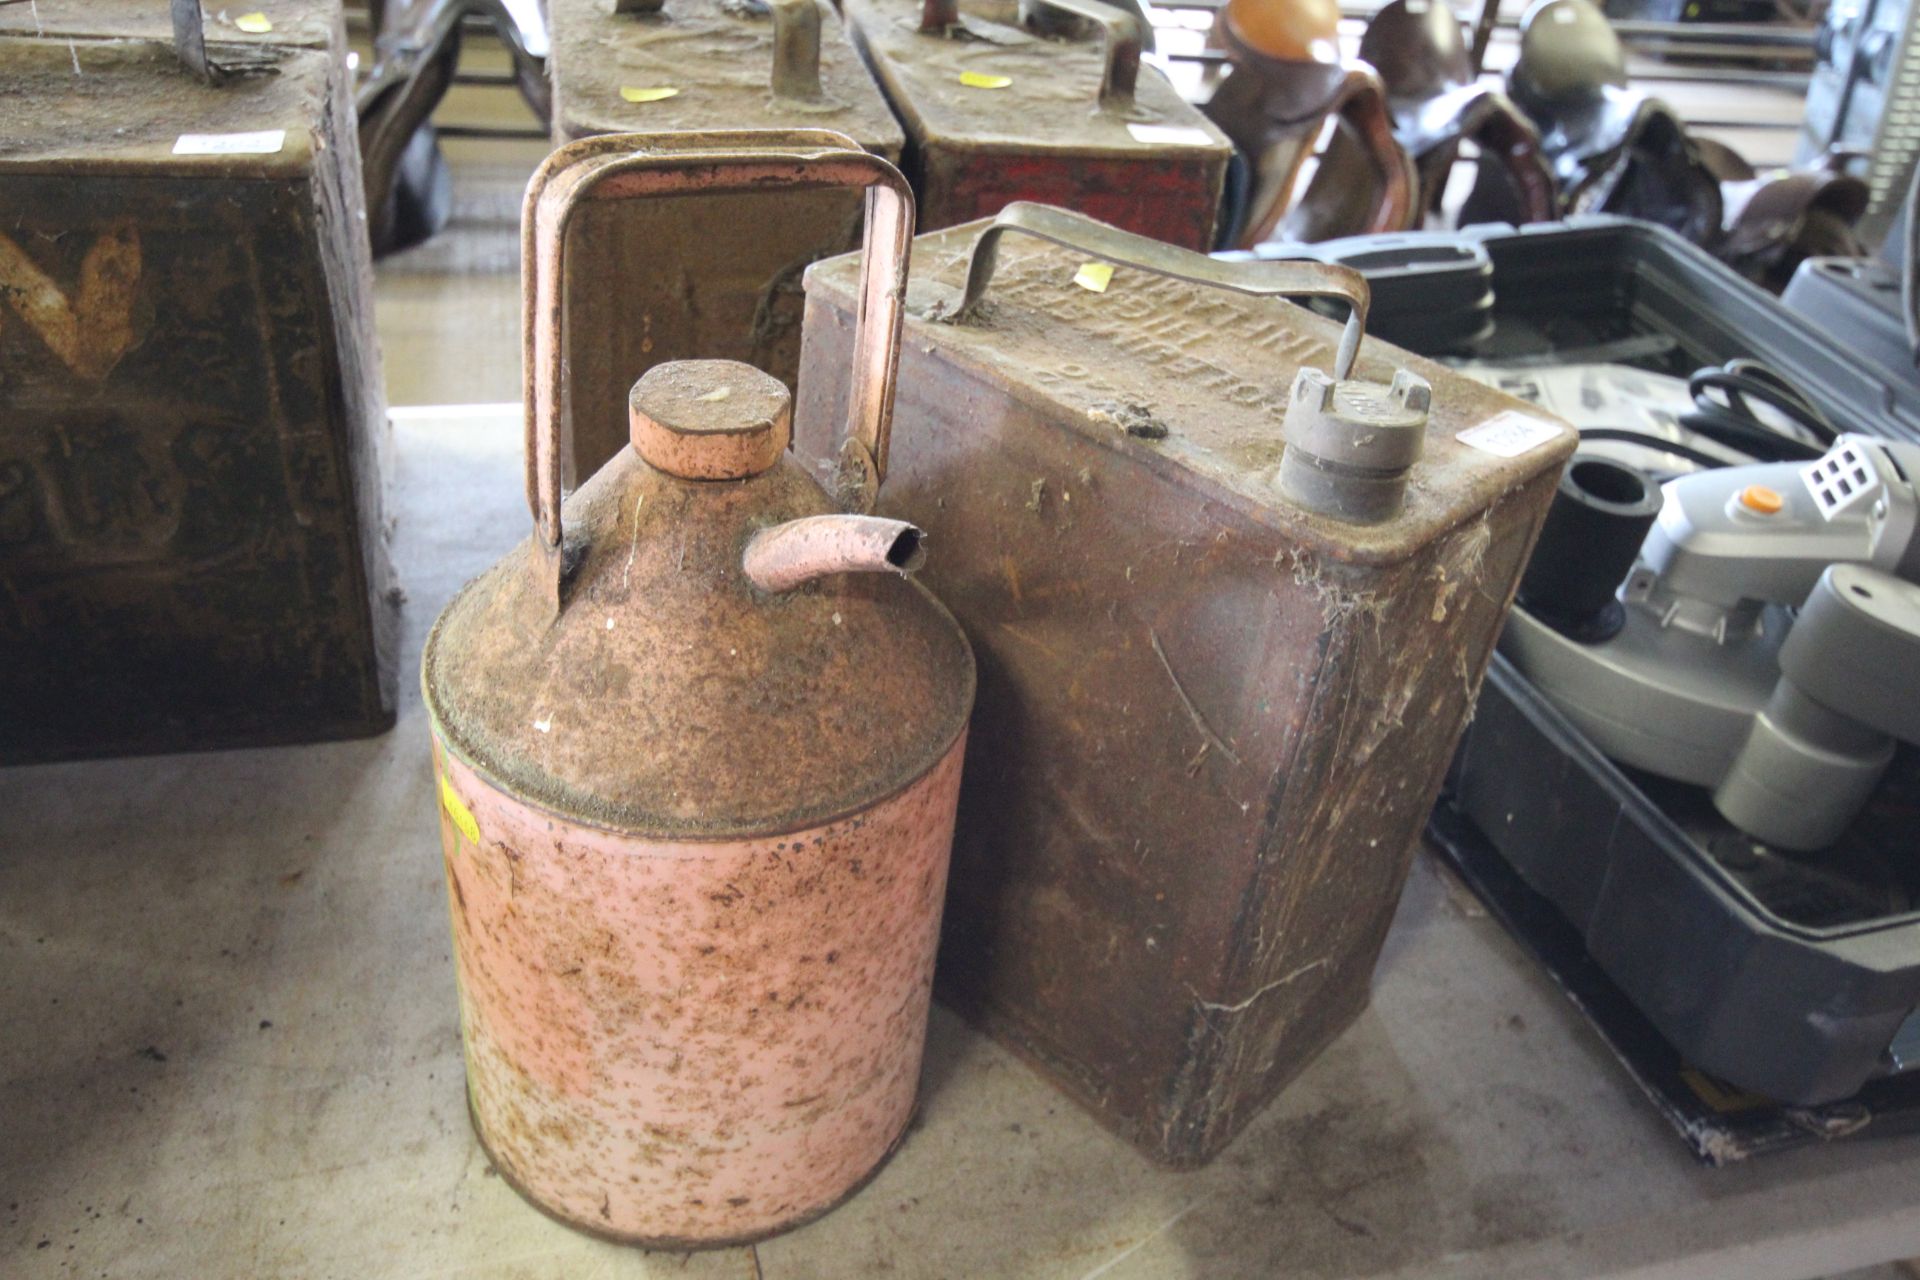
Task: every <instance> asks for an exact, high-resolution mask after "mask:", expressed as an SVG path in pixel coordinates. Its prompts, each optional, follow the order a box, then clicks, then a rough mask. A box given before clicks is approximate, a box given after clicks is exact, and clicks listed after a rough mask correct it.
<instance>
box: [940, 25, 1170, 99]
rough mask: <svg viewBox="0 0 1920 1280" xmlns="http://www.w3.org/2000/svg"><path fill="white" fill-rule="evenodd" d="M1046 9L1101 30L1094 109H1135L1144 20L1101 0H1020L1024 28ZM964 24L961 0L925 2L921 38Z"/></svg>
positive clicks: (942, 34) (944, 33)
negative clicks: (1070, 16)
mask: <svg viewBox="0 0 1920 1280" xmlns="http://www.w3.org/2000/svg"><path fill="white" fill-rule="evenodd" d="M1042 9H1058V10H1060V11H1061V12H1062V13H1067V14H1071V15H1073V16H1074V17H1076V18H1081V19H1084V20H1085V21H1087V22H1091V23H1093V24H1094V25H1096V26H1098V27H1099V28H1100V36H1101V51H1102V57H1101V63H1102V67H1101V72H1100V93H1099V97H1098V98H1097V99H1096V101H1095V104H1094V109H1095V110H1096V111H1116V112H1120V113H1122V114H1124V113H1126V112H1129V111H1131V110H1133V92H1134V87H1135V85H1136V84H1138V83H1139V80H1140V50H1141V48H1142V46H1143V45H1144V44H1145V41H1146V33H1145V32H1144V31H1143V29H1142V27H1141V21H1140V19H1139V18H1137V17H1135V16H1134V15H1133V14H1131V13H1129V12H1127V11H1126V10H1125V9H1121V8H1118V7H1116V6H1114V5H1110V4H1103V3H1101V0H1020V10H1019V12H1020V25H1021V26H1023V27H1025V26H1032V25H1034V24H1035V21H1036V11H1038V10H1042ZM964 25H965V22H964V19H962V18H961V16H960V0H923V2H922V4H921V6H920V25H919V31H920V34H921V35H929V36H945V35H946V34H947V33H948V32H949V31H951V30H952V29H953V28H955V27H958V26H964Z"/></svg>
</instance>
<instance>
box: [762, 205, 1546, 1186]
mask: <svg viewBox="0 0 1920 1280" xmlns="http://www.w3.org/2000/svg"><path fill="white" fill-rule="evenodd" d="M974 230H977V228H975V229H969V228H955V229H953V230H951V231H947V232H940V233H935V234H933V235H929V236H923V237H921V238H920V239H919V241H918V242H917V243H916V246H915V251H914V262H915V264H916V270H915V273H914V280H913V285H912V288H911V289H910V292H909V300H910V308H909V318H908V321H907V329H906V335H905V338H904V341H903V344H902V351H903V358H902V367H901V382H900V392H899V401H898V419H899V423H900V435H899V440H898V442H897V443H896V445H895V448H894V452H893V469H892V473H891V476H890V478H889V481H888V486H887V489H886V491H885V492H884V494H883V496H882V500H881V502H880V504H879V510H880V511H881V512H882V513H884V514H889V515H895V516H899V517H901V518H905V519H910V520H912V521H914V523H916V524H917V525H919V526H920V527H922V528H924V529H925V530H926V532H927V534H928V538H929V542H930V545H931V547H932V549H933V555H932V558H931V559H930V560H929V564H928V568H927V570H926V572H925V574H924V575H923V576H924V577H925V579H926V580H927V582H928V583H929V584H930V585H931V586H933V588H934V589H935V590H936V591H937V592H938V593H939V594H940V595H941V597H942V599H943V600H945V601H947V602H948V604H949V606H950V607H952V608H953V609H954V612H955V613H956V615H957V616H959V617H960V619H961V621H962V624H963V625H964V626H965V627H966V629H967V632H968V635H969V638H970V639H971V640H972V642H973V645H974V650H975V653H976V655H977V657H978V660H979V663H980V693H979V705H978V709H977V712H976V715H975V719H974V725H973V729H972V733H971V746H970V749H969V759H968V762H967V773H966V778H965V782H964V783H963V789H962V800H961V813H960V820H959V827H958V833H957V836H956V843H955V852H954V868H953V874H952V889H951V892H950V895H949V900H948V907H947V913H948V920H947V926H946V931H945V935H944V940H943V950H942V956H941V965H940V969H939V983H940V989H941V990H942V992H943V993H944V996H945V998H946V999H948V1000H949V1001H951V1002H952V1003H954V1004H955V1005H956V1006H957V1007H959V1008H961V1009H962V1010H963V1011H965V1012H967V1013H968V1014H969V1015H970V1016H972V1017H974V1018H975V1019H977V1020H979V1021H981V1022H982V1023H984V1024H985V1025H986V1026H987V1027H988V1028H989V1029H991V1030H992V1031H993V1032H994V1033H995V1034H996V1035H997V1036H999V1037H1000V1038H1002V1039H1003V1040H1005V1041H1007V1042H1008V1043H1010V1044H1011V1045H1013V1046H1014V1047H1016V1048H1017V1049H1019V1050H1020V1051H1021V1052H1022V1053H1024V1054H1025V1055H1026V1056H1028V1057H1029V1058H1030V1059H1031V1060H1032V1061H1034V1062H1035V1063H1036V1064H1037V1065H1038V1066H1039V1067H1040V1068H1041V1069H1042V1070H1043V1071H1045V1072H1046V1073H1047V1074H1048V1075H1049V1076H1050V1077H1051V1078H1052V1079H1053V1080H1054V1081H1055V1082H1056V1083H1058V1084H1059V1085H1060V1086H1061V1087H1062V1088H1063V1089H1064V1090H1066V1091H1067V1092H1068V1093H1069V1094H1070V1095H1072V1096H1073V1097H1075V1098H1076V1099H1077V1100H1079V1101H1080V1102H1081V1103H1083V1104H1084V1105H1086V1106H1087V1107H1089V1108H1090V1109H1091V1110H1092V1111H1093V1112H1094V1113H1095V1114H1097V1115H1099V1116H1100V1117H1101V1118H1103V1119H1104V1120H1105V1121H1107V1122H1108V1123H1109V1124H1111V1125H1112V1126H1113V1127H1115V1128H1116V1129H1118V1130H1119V1131H1121V1132H1122V1133H1124V1134H1126V1135H1127V1136H1128V1137H1130V1138H1131V1139H1133V1140H1134V1141H1135V1142H1136V1143H1137V1144H1139V1145H1140V1147H1141V1148H1142V1149H1143V1150H1144V1151H1146V1152H1147V1153H1148V1154H1150V1155H1152V1156H1154V1157H1156V1158H1158V1159H1161V1160H1165V1161H1168V1162H1172V1163H1176V1164H1193V1163H1198V1162H1201V1161H1204V1160H1205V1159H1207V1158H1209V1157H1210V1156H1211V1155H1213V1154H1214V1153H1215V1152H1217V1151H1218V1150H1219V1149H1220V1148H1221V1147H1222V1146H1223V1145H1224V1144H1225V1143H1226V1142H1227V1141H1228V1140H1229V1139H1230V1138H1231V1137H1232V1136H1233V1134H1234V1133H1235V1132H1237V1131H1238V1129H1239V1128H1240V1126H1242V1125H1243V1124H1244V1123H1245V1122H1246V1121H1247V1120H1248V1119H1249V1118H1250V1117H1251V1116H1252V1114H1253V1113H1254V1112H1255V1111H1256V1110H1257V1109H1258V1107H1259V1106H1260V1104H1261V1103H1262V1102H1263V1101H1264V1100H1265V1099H1266V1098H1268V1097H1269V1096H1271V1095H1272V1093H1273V1092H1274V1091H1275V1090H1277V1089H1278V1088H1279V1087H1280V1086H1281V1085H1283V1084H1284V1083H1285V1082H1286V1081H1287V1080H1288V1079H1290V1078H1291V1077H1292V1076H1293V1075H1294V1074H1295V1073H1296V1072H1297V1071H1299V1070H1300V1068H1301V1067H1302V1066H1304V1065H1305V1063H1306V1062H1307V1061H1309V1060H1310V1059H1311V1058H1312V1057H1313V1056H1314V1054H1316V1053H1317V1052H1318V1051H1319V1049H1320V1048H1321V1047H1322V1046H1324V1045H1325V1044H1326V1043H1327V1042H1328V1041H1329V1040H1330V1039H1331V1038H1332V1037H1333V1036H1334V1035H1335V1034H1337V1033H1338V1032H1339V1030H1340V1029H1341V1028H1342V1027H1343V1026H1344V1025H1345V1024H1346V1022H1347V1021H1348V1020H1349V1019H1350V1018H1351V1017H1352V1016H1353V1015H1354V1014H1355V1013H1356V1012H1357V1011H1358V1010H1359V1009H1360V1008H1361V1007H1362V1006H1363V1005H1364V1003H1365V1001H1366V998H1367V989H1368V980H1369V975H1370V971H1371V969H1372V966H1373V962H1374V959H1375V957H1376V955H1377V953H1378V950H1379V947H1380V943H1381V939H1382V938H1383V937H1384V935H1385V932H1386V928H1387V924H1388V921H1389V919H1390V917H1391V915H1392V913H1393V909H1394V904H1395V901H1396V898H1397V896H1398V893H1399V889H1400V885H1401V882H1402V878H1403V877H1404V875H1405V873H1406V869H1407V865H1408V860H1409V858H1410V857H1411V854H1412V850H1413V847H1414V843H1415V840H1416V838H1417V834H1418V832H1419V829H1420V826H1421V823H1422V822H1423V821H1424V819H1425V815H1426V813H1427V810H1428V808H1429V807H1430V806H1431V803H1432V800H1433V796H1434V794H1435V791H1436V789H1437V788H1438V786H1439V782H1440V778H1441V775H1442V772H1443V771H1444V768H1445V766H1446V762H1447V758H1448V755H1449V753H1450V751H1451V749H1452V745H1453V742H1454V740H1455V737H1456V736H1457V734H1458V732H1459V730H1460V728H1461V726H1462V725H1463V724H1464V722H1465V718H1466V716H1467V713H1468V708H1469V706H1470V705H1471V701H1472V697H1473V694H1474V691H1475V689H1476V688H1477V686H1478V683H1479V680H1480V677H1481V674H1482V670H1483V667H1484V664H1485V662H1486V659H1487V656H1488V654H1489V652H1490V650H1491V646H1492V642H1493V638H1494V635H1495V633H1496V632H1497V630H1498V627H1499V624H1500V621H1501V619H1502V617H1503V616H1504V613H1505V610H1506V608H1507V605H1508V602H1509V596H1510V593H1511V590H1512V587H1513V584H1514V582H1515V580H1516V578H1517V576H1518V573H1519V570H1520V567H1521V565H1522V563H1523V561H1524V559H1525V556H1526V553H1527V551H1528V550H1529V548H1530V546H1531V543H1532V540H1533V538H1534V536H1535V534H1536V532H1537V529H1538V525H1539V521H1540V519H1541V517H1542V515H1543V514H1544V512H1545V510H1546V504H1547V502H1548V501H1549V499H1550V497H1551V494H1552V490H1553V485H1554V482H1555V480H1556V478H1557V474H1558V471H1559V467H1560V464H1561V462H1562V461H1563V460H1564V458H1565V456H1566V455H1567V454H1568V453H1569V452H1570V451H1571V448H1572V444H1573V436H1572V433H1571V432H1568V431H1565V430H1564V429H1563V430H1562V432H1561V434H1560V435H1559V436H1558V437H1557V438H1556V439H1554V440H1553V441H1552V442H1551V443H1549V444H1546V445H1543V446H1541V447H1539V448H1537V449H1535V450H1533V451H1532V452H1530V453H1527V454H1524V455H1522V456H1520V457H1516V458H1511V459H1502V458H1497V457H1494V456H1493V455H1491V454H1488V453H1484V452H1481V451H1478V450H1475V449H1473V448H1470V447H1468V446H1467V445H1465V444H1463V443H1462V442H1460V441H1459V440H1458V439H1457V438H1456V436H1457V434H1458V433H1459V432H1460V431H1462V430H1464V429H1466V428H1468V427H1470V426H1473V425H1475V424H1477V423H1480V422H1483V421H1485V420H1486V419H1488V418H1490V417H1492V416H1494V415H1497V414H1499V413H1502V412H1507V411H1518V410H1521V409H1522V406H1520V405H1518V404H1517V402H1515V401H1513V400H1511V399H1509V398H1507V397H1505V396H1502V395H1500V394H1499V393H1496V392H1493V391H1491V390H1489V389H1486V388H1483V387H1479V386H1477V385H1474V384H1471V383H1468V382H1466V381H1465V380H1463V379H1461V378H1460V377H1459V376H1458V375H1455V374H1453V373H1451V372H1449V371H1447V370H1445V369H1443V368H1441V367H1440V366H1438V365H1434V364H1432V363H1430V362H1427V361H1424V360H1419V359H1416V358H1414V357H1411V356H1407V355H1404V354H1402V353H1399V352H1396V351H1394V350H1393V349H1392V348H1389V347H1386V346H1385V345H1384V344H1380V343H1377V342H1369V343H1367V344H1366V345H1365V346H1364V347H1363V348H1362V350H1361V355H1360V359H1359V361H1358V370H1359V373H1360V375H1361V376H1363V377H1367V378H1370V379H1373V380H1378V381H1385V380H1386V379H1387V378H1388V377H1389V376H1390V374H1391V373H1392V371H1393V369H1394V368H1396V367H1406V368H1410V369H1412V370H1413V371H1414V372H1416V373H1418V374H1419V375H1420V376H1421V377H1423V378H1425V379H1426V380H1428V381H1429V382H1430V383H1431V384H1432V387H1433V403H1432V412H1431V416H1430V421H1429V427H1428V432H1427V437H1426V441H1425V448H1424V451H1423V455H1422V457H1421V460H1420V461H1419V463H1418V464H1416V465H1415V466H1414V468H1413V470H1412V472H1411V476H1410V485H1409V489H1408V492H1407V497H1406V508H1405V510H1404V511H1403V512H1402V513H1401V515H1400V516H1398V517H1397V518H1395V519H1394V520H1392V521H1389V522H1387V523H1385V524H1383V525H1379V526H1373V527H1370V528H1352V527H1347V526H1342V525H1339V524H1337V523H1335V522H1333V521H1329V520H1325V519H1321V518H1317V517H1313V516H1310V515H1308V514H1306V513H1303V512H1300V511H1297V510H1295V509H1293V508H1291V507H1290V506H1289V505H1287V504H1286V503H1285V502H1284V501H1283V500H1282V499H1280V498H1279V496H1278V494H1277V490H1276V488H1275V482H1274V477H1275V473H1276V471H1277V468H1278V464H1279V461H1280V457H1281V451H1282V441H1281V435H1280V431H1281V420H1282V411H1283V407H1284V401H1285V398H1286V394H1287V388H1288V386H1289V385H1290V383H1291V381H1292V375H1293V371H1294V370H1295V369H1296V368H1298V367H1300V366H1301V365H1302V364H1311V365H1314V366H1316V367H1320V368H1325V367H1327V365H1328V364H1329V362H1330V361H1331V359H1332V356H1333V351H1334V345H1335V337H1336V334H1337V327H1336V326H1335V325H1334V324H1333V323H1332V322H1329V321H1326V320H1323V319H1321V318H1319V317H1317V316H1313V315H1310V314H1308V313H1307V312H1305V311H1303V310H1300V309H1298V308H1296V307H1293V306H1291V305H1290V304H1286V303H1278V302H1274V301H1270V300H1265V299H1254V298H1247V297H1242V296H1237V295H1234V294H1230V293H1226V292H1222V291H1219V290H1215V289H1210V288H1205V287H1200V286H1196V285H1192V284H1187V283H1182V282H1179V281H1175V280H1169V279H1164V278H1159V277H1155V276H1149V275H1145V274H1142V273H1138V272H1132V271H1129V270H1128V269H1126V268H1120V269H1117V270H1116V271H1115V273H1114V276H1113V279H1112V281H1111V282H1110V284H1109V286H1108V288H1107V291H1106V292H1105V293H1102V294H1095V293H1091V292H1089V291H1087V290H1085V289H1082V288H1080V287H1077V286H1075V285H1074V284H1073V283H1072V281H1073V278H1074V275H1075V273H1076V271H1077V268H1078V267H1079V265H1080V263H1081V262H1083V261H1084V255H1083V254H1080V253H1076V252H1073V251H1068V250H1063V249H1060V248H1056V247H1053V246H1049V245H1041V244H1039V243H1037V242H1035V241H1033V240H1031V239H1028V238H1024V237H1010V238H1008V239H1007V240H1006V241H1005V242H1004V243H1003V245H1002V247H1001V249H1000V251H999V268H998V271H997V273H996V275H995V278H994V281H993V283H992V285H991V286H990V287H989V289H988V290H987V297H986V300H985V303H984V304H983V305H982V306H981V307H980V308H979V310H978V312H977V314H976V315H975V316H974V317H973V318H972V319H969V320H965V321H963V322H961V323H958V324H951V323H937V322H931V321H929V320H928V319H926V318H924V317H923V315H922V311H923V309H924V308H925V307H927V306H928V305H929V304H931V303H934V302H938V301H940V300H943V299H947V298H950V297H952V296H953V295H954V294H955V293H956V292H957V291H958V290H959V288H960V287H961V282H962V280H963V278H964V276H963V272H964V270H965V267H966V262H967V258H968V253H969V249H970V244H971V238H972V234H973V231H974ZM851 283H852V277H851V273H850V270H849V267H848V264H846V263H845V262H839V261H836V262H829V263H823V264H821V265H820V266H819V267H816V268H815V269H814V271H813V272H812V273H810V275H809V279H808V320H807V348H806V360H805V373H806V376H805V378H804V379H803V381H802V395H801V399H800V402H799V403H798V405H797V406H796V415H795V430H796V440H797V448H798V450H799V451H800V453H801V454H802V456H803V457H811V458H821V457H823V455H824V454H825V452H826V446H827V442H828V441H829V440H830V437H831V434H832V432H831V424H832V423H833V422H835V421H837V420H838V418H839V415H840V413H841V410H842V404H841V398H842V396H843V395H844V390H843V388H842V386H841V385H840V384H839V380H838V379H837V378H836V375H835V372H834V371H835V370H836V369H837V368H838V367H839V366H840V365H841V364H842V363H843V362H844V359H845V355H844V353H845V351H846V344H847V341H848V333H849V331H848V327H847V326H848V323H849V310H848V300H849V297H850V286H851Z"/></svg>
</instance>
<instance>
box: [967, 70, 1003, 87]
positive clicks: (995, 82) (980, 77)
mask: <svg viewBox="0 0 1920 1280" xmlns="http://www.w3.org/2000/svg"><path fill="white" fill-rule="evenodd" d="M960 83H961V84H963V85H965V86H967V88H969V89H1004V88H1006V87H1007V86H1008V85H1010V84H1012V83H1013V77H1012V76H992V75H988V74H987V73H986V72H984V71H962V72H961V73H960Z"/></svg>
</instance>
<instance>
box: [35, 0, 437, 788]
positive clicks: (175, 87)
mask: <svg viewBox="0 0 1920 1280" xmlns="http://www.w3.org/2000/svg"><path fill="white" fill-rule="evenodd" d="M47 7H48V8H49V9H55V7H54V6H47ZM109 7H110V8H111V7H115V6H109ZM306 8H307V9H310V8H311V6H306ZM5 12H7V13H8V15H9V16H10V17H15V18H17V17H18V13H17V12H16V11H15V10H11V9H9V10H6V11H5ZM58 16H59V11H58V10H56V11H55V12H53V13H50V14H49V18H50V19H51V18H54V17H58ZM110 16H112V15H110V14H109V15H104V16H103V17H102V19H101V20H102V21H104V20H105V17H110ZM158 16H159V18H160V21H161V22H164V21H165V9H164V6H161V7H159V9H158ZM336 21H337V18H336ZM156 25H157V24H156ZM162 30H164V28H162ZM155 34H156V35H158V34H160V32H159V31H156V32H155ZM213 35H214V39H213V40H212V41H210V42H209V43H208V44H207V46H206V50H207V54H208V59H209V61H210V62H212V63H214V64H215V65H216V67H221V68H224V69H225V74H224V75H222V76H221V77H220V82H219V83H208V82H206V81H204V80H203V79H201V78H199V77H198V76H196V75H194V74H191V73H190V72H189V71H188V69H187V68H186V66H185V65H183V63H182V61H181V60H180V58H179V57H178V56H176V53H175V50H174V49H173V47H172V46H171V45H170V44H169V43H165V42H162V41H160V40H154V39H104V38H103V39H81V38H73V39H69V38H68V37H66V36H64V35H62V36H58V37H55V36H49V37H48V38H45V39H39V38H31V37H0V81H4V83H5V84H6V86H7V94H8V102H9V104H10V106H9V109H8V114H7V128H6V129H5V130H4V135H5V136H4V137H0V655H3V656H4V660H3V661H0V706H4V707H5V708H6V713H5V714H4V715H0V763H15V762H23V761H32V760H47V759H55V758H61V757H70V756H85V755H106V754H123V753H132V752H145V751H180V750H188V749H197V748H212V747H231V746H241V745H252V744H260V743H270V742H292V741H306V740H314V739H322V738H333V737H347V736H355V735H361V734H369V733H375V732H379V731H380V730H382V729H384V728H386V727H387V726H389V725H390V724H391V723H392V720H393V711H394V688H395V686H394V660H395V656H396V655H395V650H396V647H397V645H398V639H399V637H398V596H397V593H396V592H394V591H393V583H392V574H391V569H390V565H389V560H388V554H387V542H386V532H385V529H384V525H383V518H382V514H381V505H382V497H383V487H384V471H383V449H382V440H383V438H384V434H385V431H386V421H385V411H384V407H383V404H382V397H381V391H380V375H379V367H378V358H377V354H376V348H375V346H374V340H373V332H372V307H371V269H370V264H369V258H368V253H367V243H366V230H365V223H364V219H363V218H362V217H361V190H360V174H359V153H358V146H357V142H356V139H355V135H354V128H353V120H352V116H351V114H350V111H351V108H350V106H349V99H348V96H347V94H346V92H345V89H344V85H343V84H342V78H343V77H344V76H345V75H346V74H347V72H346V69H345V67H344V66H343V65H341V64H340V63H339V62H338V61H337V59H335V58H334V57H333V56H332V53H331V51H330V46H329V41H330V38H331V37H330V36H328V35H326V34H324V33H320V32H318V30H316V34H315V35H314V36H313V41H314V42H315V43H316V44H317V45H320V46H328V48H327V49H321V48H312V49H308V48H295V47H289V46H283V45H274V44H267V43H259V42H253V43H230V42H223V41H221V40H220V39H219V32H218V30H217V29H215V30H214V32H213ZM76 70H77V71H78V74H76Z"/></svg>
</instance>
